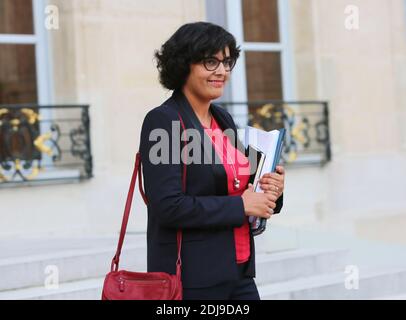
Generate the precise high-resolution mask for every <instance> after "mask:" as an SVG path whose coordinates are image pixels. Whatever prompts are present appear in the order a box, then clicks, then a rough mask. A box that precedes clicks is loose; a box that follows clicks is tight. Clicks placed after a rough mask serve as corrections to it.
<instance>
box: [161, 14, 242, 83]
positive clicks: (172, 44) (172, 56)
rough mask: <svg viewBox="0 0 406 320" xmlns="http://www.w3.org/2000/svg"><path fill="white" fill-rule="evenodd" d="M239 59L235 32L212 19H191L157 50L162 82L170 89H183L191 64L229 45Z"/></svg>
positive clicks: (232, 53) (231, 52)
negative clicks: (191, 21) (201, 20)
mask: <svg viewBox="0 0 406 320" xmlns="http://www.w3.org/2000/svg"><path fill="white" fill-rule="evenodd" d="M226 47H228V48H229V49H230V56H231V57H232V58H234V59H235V60H237V59H238V57H239V55H240V48H239V47H237V44H236V40H235V38H234V36H233V35H232V34H231V33H229V32H228V31H226V30H225V29H223V28H222V27H220V26H218V25H215V24H212V23H209V22H194V23H187V24H184V25H183V26H181V27H180V28H179V29H178V30H177V31H176V32H175V33H174V34H173V35H172V36H171V37H170V38H169V40H167V41H166V42H165V43H164V44H163V45H162V47H161V49H160V50H156V51H155V59H156V61H157V68H158V71H159V82H160V83H161V84H162V86H163V87H165V88H167V89H169V90H178V89H181V88H182V87H183V86H184V84H185V83H186V80H187V77H188V76H189V73H190V64H191V63H197V62H199V61H201V60H203V59H204V58H206V57H209V56H212V55H215V54H216V53H217V52H219V51H220V50H222V51H223V52H224V50H225V48H226Z"/></svg>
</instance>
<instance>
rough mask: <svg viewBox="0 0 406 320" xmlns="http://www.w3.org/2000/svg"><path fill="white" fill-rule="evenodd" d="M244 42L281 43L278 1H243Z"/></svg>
mask: <svg viewBox="0 0 406 320" xmlns="http://www.w3.org/2000/svg"><path fill="white" fill-rule="evenodd" d="M242 7H243V9H242V10H243V22H244V40H245V41H246V42H279V20H278V0H243V1H242Z"/></svg>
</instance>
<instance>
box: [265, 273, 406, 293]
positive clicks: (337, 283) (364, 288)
mask: <svg viewBox="0 0 406 320" xmlns="http://www.w3.org/2000/svg"><path fill="white" fill-rule="evenodd" d="M359 274H360V279H359V287H358V289H346V287H345V283H346V278H347V277H348V274H346V273H344V271H343V272H335V273H331V274H324V275H317V276H310V277H304V278H298V279H293V280H288V281H283V282H275V283H271V284H263V285H260V286H258V291H259V294H260V297H261V299H262V300H334V299H350V300H355V299H374V298H376V297H381V296H391V295H392V296H394V295H398V294H402V293H405V292H406V267H405V268H385V269H380V270H367V269H365V270H363V269H361V270H360V272H359Z"/></svg>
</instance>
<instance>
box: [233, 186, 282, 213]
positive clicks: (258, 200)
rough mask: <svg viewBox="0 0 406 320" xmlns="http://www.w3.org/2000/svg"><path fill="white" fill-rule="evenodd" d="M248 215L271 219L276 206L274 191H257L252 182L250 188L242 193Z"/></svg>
mask: <svg viewBox="0 0 406 320" xmlns="http://www.w3.org/2000/svg"><path fill="white" fill-rule="evenodd" d="M241 197H242V200H243V202H244V211H245V215H246V216H255V217H261V218H265V219H269V218H270V217H271V215H272V214H273V212H274V211H273V209H275V207H276V199H277V198H276V196H275V195H274V194H272V193H265V192H264V193H261V192H255V191H254V187H253V186H252V184H251V183H250V184H249V185H248V189H246V190H245V191H244V193H243V194H242V196H241Z"/></svg>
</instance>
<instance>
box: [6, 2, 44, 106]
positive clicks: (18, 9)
mask: <svg viewBox="0 0 406 320" xmlns="http://www.w3.org/2000/svg"><path fill="white" fill-rule="evenodd" d="M43 14H44V5H43V3H42V1H41V0H35V1H33V0H0V104H25V103H40V104H45V103H48V102H49V90H48V85H49V81H48V73H47V70H48V65H47V61H48V59H47V51H46V40H45V30H44V27H43V21H44V16H43Z"/></svg>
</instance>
